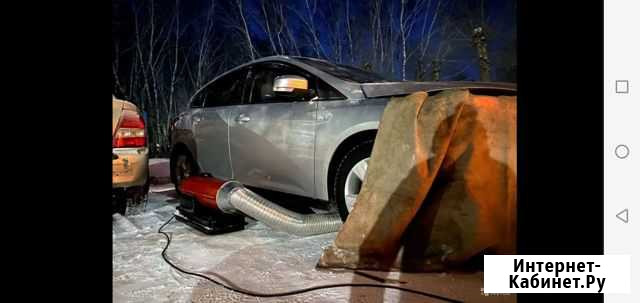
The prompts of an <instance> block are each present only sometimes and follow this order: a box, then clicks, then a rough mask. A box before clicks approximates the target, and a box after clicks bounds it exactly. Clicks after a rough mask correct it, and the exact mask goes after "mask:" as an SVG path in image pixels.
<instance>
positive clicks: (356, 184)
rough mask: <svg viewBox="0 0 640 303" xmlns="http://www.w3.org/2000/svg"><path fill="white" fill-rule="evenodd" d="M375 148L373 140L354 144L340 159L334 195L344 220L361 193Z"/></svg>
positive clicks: (334, 183)
mask: <svg viewBox="0 0 640 303" xmlns="http://www.w3.org/2000/svg"><path fill="white" fill-rule="evenodd" d="M372 149H373V140H367V141H364V142H361V143H360V144H358V145H356V146H354V147H353V148H352V149H351V150H349V151H348V152H347V153H346V154H345V155H344V156H342V159H341V161H340V164H339V165H338V169H337V170H336V175H335V176H334V178H333V180H334V182H333V197H335V199H336V204H337V205H338V211H339V212H340V217H341V218H342V221H343V222H344V221H346V220H347V216H348V215H349V212H351V210H352V209H353V206H354V203H355V202H356V197H357V196H358V194H359V193H360V189H361V188H362V184H363V183H364V177H365V174H366V172H367V167H368V165H369V157H370V156H371V150H372Z"/></svg>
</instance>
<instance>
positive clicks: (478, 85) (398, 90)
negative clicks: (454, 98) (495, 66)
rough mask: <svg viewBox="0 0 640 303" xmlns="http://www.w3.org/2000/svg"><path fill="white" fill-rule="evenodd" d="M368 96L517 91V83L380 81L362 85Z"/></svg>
mask: <svg viewBox="0 0 640 303" xmlns="http://www.w3.org/2000/svg"><path fill="white" fill-rule="evenodd" d="M360 87H361V88H362V92H363V93H364V95H365V96H366V97H367V98H377V97H390V96H398V95H407V94H411V93H414V92H418V91H426V92H432V91H439V90H447V89H473V88H475V89H499V90H507V91H514V92H515V91H516V90H517V86H516V84H515V83H506V82H470V81H437V82H414V81H403V82H380V83H363V84H361V85H360Z"/></svg>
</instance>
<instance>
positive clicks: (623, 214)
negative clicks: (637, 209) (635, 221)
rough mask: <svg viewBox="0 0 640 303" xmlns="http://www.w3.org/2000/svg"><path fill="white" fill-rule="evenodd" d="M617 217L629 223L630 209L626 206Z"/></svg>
mask: <svg viewBox="0 0 640 303" xmlns="http://www.w3.org/2000/svg"><path fill="white" fill-rule="evenodd" d="M616 217H617V218H618V219H620V221H622V222H624V223H629V209H627V208H625V209H624V210H623V211H621V212H619V213H618V214H617V215H616Z"/></svg>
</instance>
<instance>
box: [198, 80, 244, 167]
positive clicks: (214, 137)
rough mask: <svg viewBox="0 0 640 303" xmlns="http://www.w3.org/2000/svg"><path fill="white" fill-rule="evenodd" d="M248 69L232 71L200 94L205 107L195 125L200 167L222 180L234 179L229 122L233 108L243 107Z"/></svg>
mask: <svg viewBox="0 0 640 303" xmlns="http://www.w3.org/2000/svg"><path fill="white" fill-rule="evenodd" d="M246 76H247V69H244V68H243V69H240V70H236V71H232V72H231V73H229V74H227V75H224V76H222V77H221V78H219V79H217V80H216V81H214V82H212V83H211V84H209V85H208V86H207V87H205V89H204V90H203V91H201V92H200V93H201V94H202V97H203V98H204V99H205V100H204V106H203V108H202V111H201V113H200V115H199V116H198V117H194V119H196V121H194V123H196V126H195V127H194V128H195V138H196V145H197V150H198V164H199V165H200V169H201V171H202V172H205V173H209V174H211V175H212V176H214V177H216V178H219V179H222V180H230V179H233V170H232V166H231V157H230V154H229V120H230V118H231V114H232V112H233V108H234V106H238V105H240V104H242V93H243V87H244V85H245V82H246Z"/></svg>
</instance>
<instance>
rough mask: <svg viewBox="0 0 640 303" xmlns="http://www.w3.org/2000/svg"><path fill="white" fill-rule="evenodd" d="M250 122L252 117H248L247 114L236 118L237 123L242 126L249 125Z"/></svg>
mask: <svg viewBox="0 0 640 303" xmlns="http://www.w3.org/2000/svg"><path fill="white" fill-rule="evenodd" d="M249 121H251V117H249V116H247V115H245V114H240V115H238V116H237V117H236V122H238V123H241V124H242V123H247V122H249Z"/></svg>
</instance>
